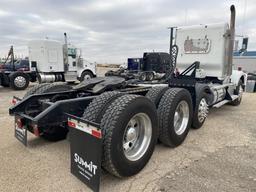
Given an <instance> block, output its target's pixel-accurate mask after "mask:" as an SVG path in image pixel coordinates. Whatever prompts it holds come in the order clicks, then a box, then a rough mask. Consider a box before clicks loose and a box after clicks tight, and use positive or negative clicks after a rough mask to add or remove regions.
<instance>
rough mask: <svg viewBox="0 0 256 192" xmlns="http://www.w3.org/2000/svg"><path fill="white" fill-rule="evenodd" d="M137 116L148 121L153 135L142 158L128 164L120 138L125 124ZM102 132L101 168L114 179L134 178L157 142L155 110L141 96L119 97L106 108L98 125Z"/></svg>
mask: <svg viewBox="0 0 256 192" xmlns="http://www.w3.org/2000/svg"><path fill="white" fill-rule="evenodd" d="M139 113H144V114H146V115H147V116H148V117H149V119H150V121H151V125H152V134H151V137H150V141H149V145H148V146H147V148H146V149H145V152H144V153H143V154H142V156H141V157H140V158H139V159H137V160H135V161H131V160H129V159H128V158H127V157H126V156H125V153H124V149H123V138H124V134H125V130H126V127H127V124H128V122H129V121H130V119H131V118H132V117H134V115H136V114H139ZM101 130H102V135H103V156H102V166H103V168H104V169H105V170H107V171H108V172H109V173H111V174H113V175H115V176H117V177H127V176H132V175H134V174H137V173H138V172H139V171H140V170H141V169H143V168H144V166H145V165H146V164H147V162H148V161H149V159H150V157H151V155H152V153H153V151H154V147H155V144H156V141H157V135H158V125H157V112H156V109H155V106H154V104H153V103H152V102H151V101H150V100H149V99H148V98H146V97H143V96H138V95H124V96H121V97H119V98H117V99H116V100H115V101H113V102H112V104H111V105H110V106H109V107H108V108H107V110H106V112H105V114H104V115H103V118H102V121H101Z"/></svg>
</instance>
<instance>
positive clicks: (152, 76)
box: [148, 73, 154, 81]
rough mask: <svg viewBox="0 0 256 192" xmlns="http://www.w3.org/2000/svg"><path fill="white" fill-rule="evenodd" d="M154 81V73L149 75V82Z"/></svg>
mask: <svg viewBox="0 0 256 192" xmlns="http://www.w3.org/2000/svg"><path fill="white" fill-rule="evenodd" d="M153 79H154V75H153V74H152V73H151V74H149V75H148V80H149V81H152V80H153Z"/></svg>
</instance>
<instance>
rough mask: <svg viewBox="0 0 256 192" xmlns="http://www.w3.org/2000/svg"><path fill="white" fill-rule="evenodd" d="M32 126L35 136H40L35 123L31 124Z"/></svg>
mask: <svg viewBox="0 0 256 192" xmlns="http://www.w3.org/2000/svg"><path fill="white" fill-rule="evenodd" d="M32 127H33V133H34V135H35V136H37V137H39V136H40V133H39V129H38V126H37V125H32Z"/></svg>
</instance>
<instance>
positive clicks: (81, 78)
mask: <svg viewBox="0 0 256 192" xmlns="http://www.w3.org/2000/svg"><path fill="white" fill-rule="evenodd" d="M85 77H88V78H86V79H91V78H93V74H92V72H90V71H84V72H83V73H82V75H81V77H80V81H81V82H82V81H84V79H85Z"/></svg>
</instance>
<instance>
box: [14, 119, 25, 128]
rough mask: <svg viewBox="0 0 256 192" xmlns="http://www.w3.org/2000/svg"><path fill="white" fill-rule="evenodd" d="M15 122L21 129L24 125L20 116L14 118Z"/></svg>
mask: <svg viewBox="0 0 256 192" xmlns="http://www.w3.org/2000/svg"><path fill="white" fill-rule="evenodd" d="M16 124H17V127H18V128H20V129H22V128H23V126H24V124H23V122H22V120H21V119H20V118H17V119H16Z"/></svg>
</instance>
